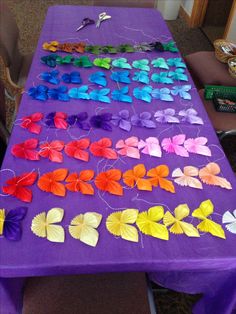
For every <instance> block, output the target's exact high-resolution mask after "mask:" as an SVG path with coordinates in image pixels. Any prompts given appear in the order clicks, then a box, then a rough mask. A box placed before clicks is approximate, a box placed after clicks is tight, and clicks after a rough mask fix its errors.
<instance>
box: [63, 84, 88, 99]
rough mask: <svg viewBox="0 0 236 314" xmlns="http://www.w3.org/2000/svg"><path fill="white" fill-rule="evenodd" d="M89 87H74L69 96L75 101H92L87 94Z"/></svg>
mask: <svg viewBox="0 0 236 314" xmlns="http://www.w3.org/2000/svg"><path fill="white" fill-rule="evenodd" d="M87 90H88V85H83V86H81V87H73V88H71V89H70V90H69V92H68V95H69V96H70V98H74V99H90V97H89V94H88V93H87Z"/></svg>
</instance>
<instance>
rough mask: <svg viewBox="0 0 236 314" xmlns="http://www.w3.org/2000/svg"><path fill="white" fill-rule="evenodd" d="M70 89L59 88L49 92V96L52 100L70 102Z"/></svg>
mask: <svg viewBox="0 0 236 314" xmlns="http://www.w3.org/2000/svg"><path fill="white" fill-rule="evenodd" d="M67 91H68V88H67V87H66V86H59V87H58V88H52V89H49V90H48V96H49V97H50V98H51V99H56V100H61V101H69V100H70V98H69V96H68V94H67Z"/></svg>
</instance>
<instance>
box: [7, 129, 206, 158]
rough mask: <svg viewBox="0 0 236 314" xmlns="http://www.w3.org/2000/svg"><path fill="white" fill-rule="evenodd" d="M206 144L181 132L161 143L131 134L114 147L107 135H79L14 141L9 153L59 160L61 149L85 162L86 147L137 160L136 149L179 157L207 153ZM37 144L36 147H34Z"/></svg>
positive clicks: (100, 154)
mask: <svg viewBox="0 0 236 314" xmlns="http://www.w3.org/2000/svg"><path fill="white" fill-rule="evenodd" d="M206 144H207V138H206V137H197V138H188V139H186V135H185V134H178V135H176V136H174V137H173V138H164V139H163V140H162V142H161V145H160V143H159V139H158V138H156V137H148V138H146V139H145V140H142V139H138V137H136V136H132V137H129V138H127V139H125V140H119V141H118V142H117V143H116V144H115V149H114V148H112V140H111V139H110V138H107V137H104V138H101V139H100V140H98V141H96V142H93V143H91V142H90V139H89V138H83V139H79V140H74V141H71V142H69V143H65V142H64V141H60V140H54V141H51V142H49V141H45V142H40V145H39V140H38V139H35V138H31V139H28V140H25V141H24V142H22V143H19V144H14V145H13V146H12V147H11V153H12V155H13V156H15V157H17V158H22V159H27V160H34V161H36V160H40V157H42V158H47V159H49V160H50V161H52V162H58V163H61V162H63V154H62V151H63V150H64V152H65V153H66V155H67V156H69V157H72V158H75V159H77V160H82V161H85V162H88V161H89V153H88V151H87V149H89V151H90V153H91V154H92V155H93V156H96V157H100V158H105V159H113V160H116V159H118V158H119V156H118V155H120V156H125V157H130V158H134V159H140V158H141V156H140V152H142V153H143V154H145V155H148V156H152V157H159V158H160V157H162V150H161V147H162V148H163V150H164V151H165V152H167V153H175V154H176V155H178V156H181V157H189V153H193V154H199V155H203V156H211V150H210V149H209V148H208V147H207V146H206ZM38 146H39V150H37V148H38Z"/></svg>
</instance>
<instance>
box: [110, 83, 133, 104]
mask: <svg viewBox="0 0 236 314" xmlns="http://www.w3.org/2000/svg"><path fill="white" fill-rule="evenodd" d="M128 92H129V87H128V86H124V87H123V88H121V89H115V90H113V91H112V93H111V98H112V99H113V100H117V101H122V102H129V103H132V97H130V96H129V95H126V94H128Z"/></svg>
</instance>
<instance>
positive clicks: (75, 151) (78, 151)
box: [65, 138, 90, 161]
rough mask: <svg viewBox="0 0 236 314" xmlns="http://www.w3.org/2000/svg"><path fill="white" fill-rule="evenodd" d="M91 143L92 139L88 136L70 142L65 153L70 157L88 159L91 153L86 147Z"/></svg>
mask: <svg viewBox="0 0 236 314" xmlns="http://www.w3.org/2000/svg"><path fill="white" fill-rule="evenodd" d="M89 144H90V140H89V139H88V138H84V139H82V140H78V141H72V142H69V143H68V144H67V145H66V146H65V153H66V154H67V155H68V156H70V157H74V158H76V159H80V160H83V161H88V160H89V153H88V152H86V151H85V149H86V148H88V147H89Z"/></svg>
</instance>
